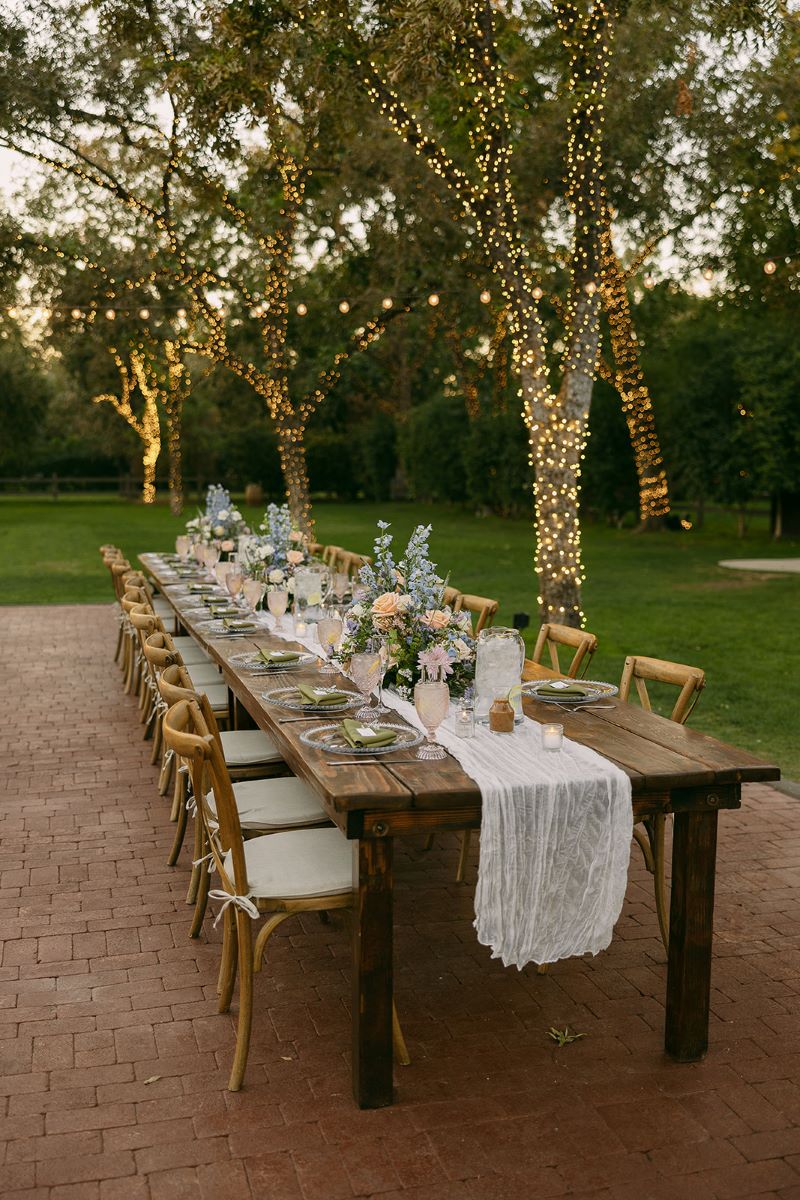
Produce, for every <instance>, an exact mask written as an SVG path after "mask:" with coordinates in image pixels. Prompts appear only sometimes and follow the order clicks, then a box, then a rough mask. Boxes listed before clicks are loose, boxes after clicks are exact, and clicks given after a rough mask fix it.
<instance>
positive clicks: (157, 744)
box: [150, 705, 162, 766]
mask: <svg viewBox="0 0 800 1200" xmlns="http://www.w3.org/2000/svg"><path fill="white" fill-rule="evenodd" d="M161 748H162V737H161V713H160V712H159V711H158V708H157V707H156V706H155V705H153V752H152V754H151V755H150V762H151V763H152V764H153V765H154V766H155V764H156V763H157V762H158V761H159V760H160V758H161Z"/></svg>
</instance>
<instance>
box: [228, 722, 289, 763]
mask: <svg viewBox="0 0 800 1200" xmlns="http://www.w3.org/2000/svg"><path fill="white" fill-rule="evenodd" d="M219 736H220V738H221V740H222V753H223V754H224V755H225V762H226V763H227V764H228V766H229V767H254V766H257V765H258V764H259V763H274V762H282V761H283V755H282V754H281V752H280V750H279V749H278V747H277V746H276V745H275V743H274V742H273V740H272V738H271V737H270V736H269V734H267V733H263V732H262V730H260V729H230V730H227V729H226V730H224V731H223V732H222V733H221V734H220V735H219Z"/></svg>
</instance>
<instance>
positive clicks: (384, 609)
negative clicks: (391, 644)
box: [371, 592, 399, 625]
mask: <svg viewBox="0 0 800 1200" xmlns="http://www.w3.org/2000/svg"><path fill="white" fill-rule="evenodd" d="M398 609H399V605H398V596H397V593H396V592H384V593H383V595H382V596H378V598H377V599H376V600H373V601H372V609H371V612H372V616H373V618H374V620H375V624H376V625H380V624H381V623H387V622H390V621H391V620H392V619H393V618H394V617H396V616H397V612H398Z"/></svg>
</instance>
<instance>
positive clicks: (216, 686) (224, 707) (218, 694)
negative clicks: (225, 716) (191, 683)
mask: <svg viewBox="0 0 800 1200" xmlns="http://www.w3.org/2000/svg"><path fill="white" fill-rule="evenodd" d="M196 691H198V692H201V693H202V695H204V696H205V697H206V699H207V700H208V703H209V704H210V705H211V708H212V710H213V711H214V712H215V713H218V712H225V713H227V711H228V688H227V685H226V684H224V683H205V684H203V685H202V686H201V687H198V688H196Z"/></svg>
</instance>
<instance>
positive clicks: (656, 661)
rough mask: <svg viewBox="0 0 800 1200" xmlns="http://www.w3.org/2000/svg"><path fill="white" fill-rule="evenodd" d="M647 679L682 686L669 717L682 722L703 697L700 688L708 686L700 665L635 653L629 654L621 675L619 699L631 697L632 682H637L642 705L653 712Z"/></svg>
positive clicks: (637, 690)
mask: <svg viewBox="0 0 800 1200" xmlns="http://www.w3.org/2000/svg"><path fill="white" fill-rule="evenodd" d="M646 680H650V681H651V682H653V683H668V684H671V685H672V686H674V687H679V688H680V689H681V690H680V692H679V694H678V699H677V700H676V701H675V707H674V708H673V710H672V712H671V714H670V720H671V721H677V722H678V723H679V724H680V725H683V724H684V722H685V721H686V719H687V718H688V716H689V714H690V713H691V711H692V709H693V708H694V706H695V705H696V704H697V701H698V700H699V699H700V693H701V691H702V690H703V688H704V687H705V686H706V673H705V671H701V669H700V668H699V667H687V666H686V665H685V664H683V663H674V662H667V661H666V660H665V659H663V658H643V657H641V656H639V655H636V654H632V655H629V656H628V658H626V659H625V666H624V667H623V669H622V678H621V680H620V684H619V696H620V699H621V700H628V699H629V697H630V692H631V683H632V682H633V683H635V685H636V692H637V694H638V696H639V700H640V701H641V705H642V708H645V709H647V711H648V712H652V711H653V708H652V705H651V703H650V696H649V694H648V691H647V683H646Z"/></svg>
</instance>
